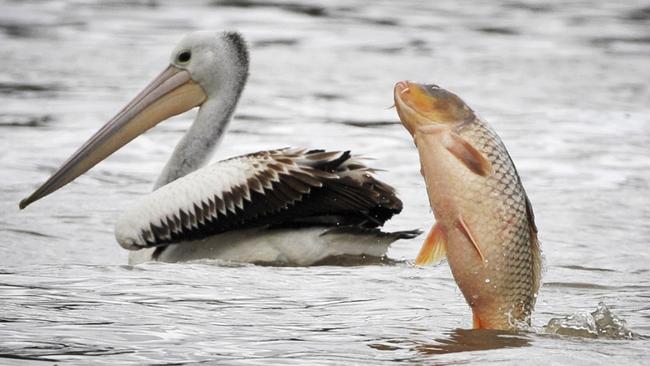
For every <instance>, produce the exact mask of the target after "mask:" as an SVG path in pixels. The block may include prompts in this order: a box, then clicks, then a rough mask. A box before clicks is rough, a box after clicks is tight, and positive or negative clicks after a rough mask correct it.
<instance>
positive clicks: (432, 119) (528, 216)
mask: <svg viewBox="0 0 650 366" xmlns="http://www.w3.org/2000/svg"><path fill="white" fill-rule="evenodd" d="M395 104H396V106H397V111H398V114H399V116H400V119H401V120H402V123H403V124H404V125H405V127H406V128H407V130H409V132H411V133H412V134H413V137H414V140H415V142H416V146H417V147H418V152H419V154H420V160H421V163H422V174H423V176H424V178H425V181H426V183H427V193H428V195H429V201H430V204H431V208H432V209H433V212H434V215H435V217H436V226H434V229H433V230H432V234H431V235H430V237H435V238H434V239H432V240H431V241H429V240H427V242H425V245H424V246H423V251H424V253H425V254H426V253H427V251H429V250H430V252H431V253H434V252H435V253H438V251H434V250H433V249H432V248H434V247H435V246H436V245H444V251H442V253H444V252H445V251H446V254H447V257H448V260H449V265H450V267H451V270H452V274H453V275H454V278H455V280H456V282H457V283H458V285H459V287H460V289H461V291H462V292H463V295H464V296H465V299H466V300H467V302H468V304H469V305H470V306H471V307H472V311H473V313H474V320H475V327H481V328H495V329H513V328H516V327H518V326H519V325H521V324H530V315H531V313H532V311H533V308H534V305H535V299H536V293H537V291H538V288H539V274H540V252H539V246H538V243H537V229H536V227H535V224H534V222H533V221H534V217H533V213H532V209H531V207H530V204H529V201H528V198H527V196H526V192H525V190H524V188H523V186H522V184H521V180H520V178H519V175H518V173H517V170H516V168H515V166H514V164H513V162H512V159H511V158H510V155H509V154H508V151H507V149H506V147H505V145H504V144H503V143H502V141H501V139H500V138H499V136H498V135H497V133H496V132H495V131H494V130H493V129H492V128H491V127H490V126H489V125H488V124H487V123H486V122H485V121H483V120H482V119H480V118H479V117H477V116H476V115H475V113H474V112H473V111H472V110H471V109H470V108H469V107H468V106H467V105H466V104H465V103H464V102H463V101H462V100H461V99H460V98H459V97H457V96H456V95H455V94H453V93H451V92H448V91H446V90H444V89H442V88H439V87H437V86H430V85H422V84H416V83H411V82H408V83H398V84H397V85H396V89H395ZM427 128H428V129H427ZM436 230H438V231H436ZM441 233H442V234H441ZM441 238H442V239H441ZM432 243H433V244H432ZM440 243H442V244H440ZM421 253H422V251H421ZM419 257H420V256H418V258H419ZM426 258H428V259H431V256H429V257H426Z"/></svg>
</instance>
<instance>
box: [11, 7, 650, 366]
mask: <svg viewBox="0 0 650 366" xmlns="http://www.w3.org/2000/svg"><path fill="white" fill-rule="evenodd" d="M325 3H326V5H323V4H322V2H320V1H309V2H307V1H305V2H286V1H268V2H267V1H255V0H249V1H235V0H224V1H188V2H182V3H181V2H176V1H171V0H170V1H156V0H147V1H117V0H114V1H101V2H100V1H91V0H79V1H49V2H43V1H0V56H1V57H0V59H1V61H0V64H1V65H2V67H1V68H0V104H1V105H2V107H1V109H0V174H1V178H2V184H1V185H0V357H2V358H1V359H0V364H31V363H40V362H44V363H45V362H64V361H65V362H70V363H79V364H90V363H91V364H110V365H113V364H183V363H193V362H207V363H211V362H215V361H221V362H222V363H224V364H278V363H282V364H301V365H304V364H346V365H347V364H392V363H394V362H396V361H403V362H414V363H424V364H446V365H448V364H466V363H472V364H503V363H506V364H507V363H510V364H523V363H525V364H540V365H541V364H544V365H547V364H577V365H580V364H590V365H591V364H602V365H610V364H626V365H633V364H648V362H650V356H649V355H648V349H650V341H649V340H648V339H647V338H645V337H644V335H650V306H649V305H648V301H649V299H650V265H649V264H648V263H650V251H649V250H648V246H649V244H650V224H649V222H650V159H649V158H650V66H649V65H650V3H648V2H647V1H624V2H623V1H618V2H608V1H597V0H594V1H562V2H560V1H550V2H549V1H532V0H526V1H518V0H507V1H505V0H504V1H493V2H480V3H479V2H474V1H463V2H458V1H452V0H441V1H435V2H424V1H375V2H372V3H368V2H365V1H362V0H353V1H343V0H340V1H327V2H325ZM198 29H235V30H239V31H240V32H242V33H243V35H244V36H245V37H246V38H247V40H248V42H249V46H250V48H251V62H252V64H251V78H250V81H249V84H248V86H247V88H246V90H245V91H244V95H243V98H242V101H241V103H240V105H239V109H238V112H237V114H236V116H235V118H234V121H233V122H232V123H231V125H230V128H229V134H228V135H227V136H226V138H225V139H224V141H223V143H222V145H221V147H220V149H219V150H218V152H217V153H216V156H215V159H218V158H226V157H229V156H233V155H237V154H242V153H246V152H250V151H257V150H261V149H266V148H275V147H283V146H296V147H299V146H306V147H319V148H328V149H353V151H354V152H356V153H361V154H364V155H367V156H369V157H373V158H375V159H376V160H374V161H373V162H372V164H373V165H374V166H377V167H378V168H382V169H385V171H383V172H381V173H380V177H381V178H383V179H385V180H387V181H388V182H391V184H393V185H394V186H395V187H396V188H397V189H398V190H399V192H400V195H401V198H402V199H403V201H404V206H405V209H404V211H403V213H402V214H401V215H399V216H398V217H395V218H394V219H393V220H391V222H390V223H389V224H388V225H387V228H388V229H391V230H408V229H413V228H422V229H425V230H426V229H428V228H429V227H430V226H431V224H432V222H433V217H432V215H431V212H430V209H429V207H428V202H427V199H426V191H425V187H424V183H423V181H422V179H421V177H420V175H419V167H418V164H419V163H418V159H417V152H416V150H415V148H414V147H413V144H412V141H411V139H410V137H409V135H408V133H407V132H406V131H405V130H404V129H403V128H402V127H401V125H399V124H398V123H397V121H398V119H397V117H396V115H395V111H394V110H390V109H387V107H389V106H390V105H391V104H392V86H393V84H394V83H395V82H396V81H398V80H403V79H409V80H416V81H422V82H432V83H436V84H438V85H441V86H443V87H446V88H449V89H451V90H453V91H455V92H457V93H458V94H459V95H461V96H462V97H463V98H464V99H465V100H466V101H467V102H468V104H469V105H470V106H472V107H473V108H474V109H475V110H477V111H478V112H479V113H480V114H481V115H482V116H483V117H484V118H485V119H486V120H487V121H489V122H490V123H491V124H492V125H493V126H494V128H495V129H496V130H497V131H498V132H499V133H500V135H501V137H502V139H503V140H504V142H505V144H506V145H507V146H508V148H509V151H510V154H511V155H512V157H513V159H514V161H515V164H516V165H517V167H518V169H519V172H520V174H521V177H522V181H523V183H524V186H525V187H526V190H527V191H528V194H529V196H530V198H531V201H532V203H533V206H534V209H535V213H536V216H537V225H538V227H539V232H540V239H541V243H542V249H543V251H544V256H545V272H544V276H543V285H542V288H541V291H540V294H539V298H538V304H537V308H536V312H535V314H534V318H533V329H531V330H530V331H528V332H520V333H516V334H508V333H499V332H485V331H482V332H476V331H470V330H467V329H468V328H471V314H470V311H469V308H468V307H467V305H466V304H465V302H464V299H463V298H462V295H461V294H460V292H459V290H458V289H457V287H456V284H455V282H454V281H453V279H452V278H451V274H450V271H449V268H448V266H447V264H446V263H443V264H441V265H439V266H436V267H433V268H418V267H415V266H413V265H411V263H410V262H409V261H410V260H412V259H413V258H414V257H415V255H416V253H417V251H418V249H419V246H420V243H421V241H422V240H423V238H422V237H420V238H416V239H412V240H405V241H400V242H397V243H395V244H394V245H393V246H392V248H391V250H390V251H389V257H390V258H391V259H393V260H394V261H395V263H393V264H388V263H386V264H380V265H366V266H346V267H335V266H323V267H312V268H292V267H285V268H275V267H261V266H254V265H239V264H233V263H219V262H210V263H191V264H188V263H185V264H160V263H151V264H145V265H140V266H135V267H130V266H127V265H125V263H126V260H127V253H126V252H125V251H124V250H122V249H121V248H120V247H119V246H118V245H117V244H116V242H115V240H114V237H113V225H114V223H115V220H116V218H117V216H118V214H119V212H121V210H123V209H124V208H125V207H126V206H127V205H128V204H129V202H130V201H131V200H133V199H134V198H135V197H137V196H139V195H142V194H144V193H146V192H148V191H150V190H151V186H152V184H153V181H154V180H155V177H156V175H157V172H158V171H159V170H160V169H161V168H162V166H163V164H164V162H165V160H166V158H167V156H168V155H169V154H170V152H171V149H172V147H173V145H174V144H175V142H176V141H177V140H178V139H179V138H180V136H181V135H182V134H183V132H184V130H185V129H186V128H187V127H188V125H189V123H191V120H192V119H193V117H194V115H195V114H194V113H195V112H190V113H187V114H184V115H182V116H179V117H175V118H173V119H172V121H170V122H167V123H163V124H161V125H160V126H158V127H156V128H155V129H154V130H152V131H150V132H149V133H147V134H146V135H144V136H141V137H140V138H138V139H137V140H135V141H134V142H133V143H131V144H130V145H129V146H127V147H126V148H124V149H123V150H121V151H120V152H119V153H117V154H115V155H114V156H112V157H111V158H109V159H108V160H107V161H105V162H103V163H102V164H100V165H98V166H97V167H95V168H94V169H93V170H92V171H91V172H89V173H88V174H86V175H85V176H83V177H81V178H80V179H78V180H77V181H76V182H75V183H73V184H71V185H69V186H68V187H66V188H64V189H62V190H61V191H59V192H57V193H55V194H53V195H52V196H49V197H47V198H46V199H44V200H42V201H39V202H38V203H36V204H34V205H32V206H30V207H29V208H28V209H26V210H24V211H18V208H17V204H18V201H19V200H20V199H22V198H24V197H25V196H26V195H27V194H29V193H30V192H31V191H33V189H34V188H35V187H36V186H37V185H38V184H40V183H41V182H42V181H43V180H44V179H45V178H46V177H47V176H48V175H49V174H50V173H51V172H52V171H53V170H54V169H56V168H57V167H58V166H59V165H60V164H61V163H62V161H63V160H64V159H65V158H66V157H67V156H69V155H70V153H72V152H73V151H74V150H76V148H77V147H78V146H79V145H80V144H81V143H82V142H83V141H84V140H85V139H86V138H87V137H88V136H90V134H92V133H93V132H94V131H95V130H97V128H98V127H99V126H101V125H102V124H103V123H104V122H105V121H107V120H108V118H110V117H111V116H112V115H113V114H115V112H117V111H118V110H119V109H120V108H121V107H122V105H124V103H126V102H127V101H128V100H129V99H130V98H131V97H132V96H134V95H135V93H136V92H137V91H138V90H140V89H141V88H142V87H143V86H144V85H145V84H146V83H147V82H148V81H149V80H150V79H151V78H152V77H153V76H155V75H156V74H157V73H158V72H159V71H161V70H162V69H163V68H164V67H165V66H166V64H167V62H168V57H169V53H170V51H171V49H172V47H173V46H174V45H175V43H176V42H177V41H178V40H179V39H180V38H181V37H182V36H183V35H184V34H185V33H187V32H190V31H193V30H198ZM600 302H604V303H605V304H607V305H608V306H609V308H610V309H611V311H612V312H613V313H614V314H616V316H618V317H619V318H621V319H624V320H625V321H627V327H628V328H629V329H630V330H631V331H633V332H635V333H636V334H637V335H639V336H635V337H631V338H633V339H628V338H630V337H614V338H621V339H611V338H596V339H593V338H586V337H576V336H564V335H562V336H561V335H556V334H551V332H550V331H549V330H547V329H545V327H544V326H545V325H546V324H547V323H548V322H549V320H550V319H552V318H559V317H564V316H566V315H570V314H573V313H576V312H578V313H582V314H584V313H586V312H590V311H594V310H595V309H596V307H597V306H598V304H599V303H600Z"/></svg>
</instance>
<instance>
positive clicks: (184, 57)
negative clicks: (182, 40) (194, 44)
mask: <svg viewBox="0 0 650 366" xmlns="http://www.w3.org/2000/svg"><path fill="white" fill-rule="evenodd" d="M190 58H192V52H190V51H183V52H181V53H179V54H178V57H177V58H176V60H177V61H178V62H180V63H186V62H187V61H189V60H190Z"/></svg>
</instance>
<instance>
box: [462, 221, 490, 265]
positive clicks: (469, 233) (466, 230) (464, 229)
mask: <svg viewBox="0 0 650 366" xmlns="http://www.w3.org/2000/svg"><path fill="white" fill-rule="evenodd" d="M456 223H457V224H458V228H459V229H460V230H461V231H462V232H463V233H464V234H465V236H467V239H469V241H470V242H471V243H472V245H474V249H476V251H477V252H478V256H479V257H481V262H484V263H485V257H484V256H483V252H481V247H480V246H479V245H478V242H477V241H476V238H474V235H472V231H471V230H470V229H469V226H467V224H466V223H465V220H463V217H462V216H458V220H457V221H456Z"/></svg>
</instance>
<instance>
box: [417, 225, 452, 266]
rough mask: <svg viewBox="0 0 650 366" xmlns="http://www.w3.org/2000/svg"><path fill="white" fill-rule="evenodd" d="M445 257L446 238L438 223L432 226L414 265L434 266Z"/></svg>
mask: <svg viewBox="0 0 650 366" xmlns="http://www.w3.org/2000/svg"><path fill="white" fill-rule="evenodd" d="M446 255H447V236H446V235H445V232H444V231H443V230H442V227H441V226H440V224H439V223H436V224H435V225H433V227H432V228H431V230H430V231H429V234H428V235H427V238H426V239H425V240H424V244H422V248H420V252H419V253H418V256H417V257H416V258H415V264H416V265H418V266H426V265H429V264H436V263H438V262H439V261H441V260H442V258H444V257H445V256H446Z"/></svg>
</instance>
